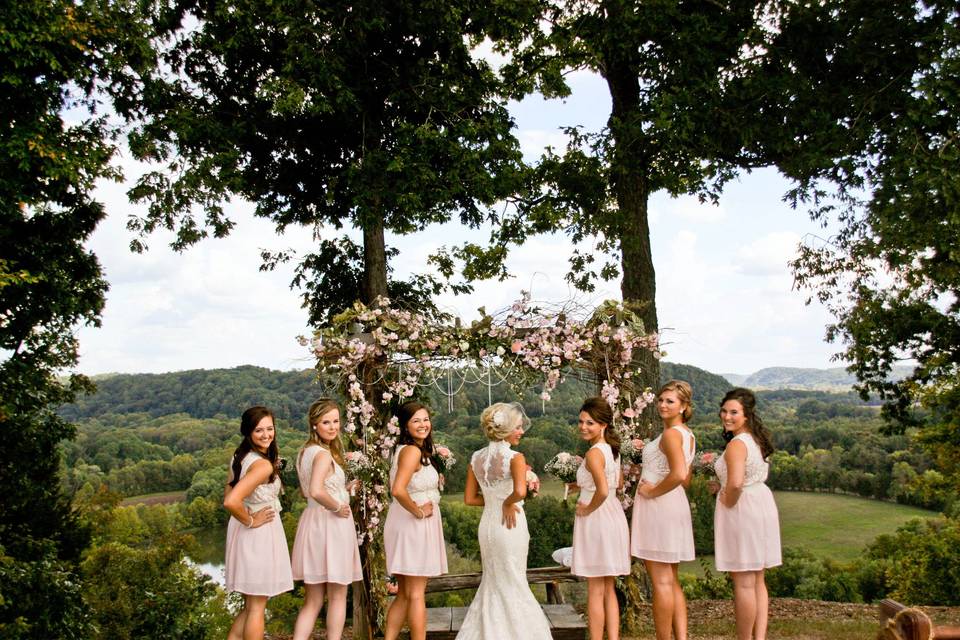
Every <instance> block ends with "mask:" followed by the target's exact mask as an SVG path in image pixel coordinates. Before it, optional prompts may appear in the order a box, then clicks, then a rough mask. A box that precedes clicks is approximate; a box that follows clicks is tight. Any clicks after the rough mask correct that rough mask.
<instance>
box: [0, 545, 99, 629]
mask: <svg viewBox="0 0 960 640" xmlns="http://www.w3.org/2000/svg"><path fill="white" fill-rule="evenodd" d="M89 636H90V619H89V616H88V615H87V611H86V607H84V605H83V599H82V598H81V595H80V581H79V580H78V576H77V575H76V574H75V573H74V572H73V570H72V568H71V565H69V564H67V563H65V562H61V561H59V560H57V559H56V557H55V556H54V554H53V553H52V552H48V553H44V554H43V555H42V556H41V557H40V558H39V559H37V560H32V561H26V562H24V561H21V560H17V559H16V558H12V557H10V556H8V555H6V553H5V552H4V549H3V547H0V638H4V639H10V640H20V639H21V638H22V639H23V640H27V639H28V638H30V639H32V638H57V639H59V640H85V639H86V638H88V637H89Z"/></svg>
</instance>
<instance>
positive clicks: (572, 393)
mask: <svg viewBox="0 0 960 640" xmlns="http://www.w3.org/2000/svg"><path fill="white" fill-rule="evenodd" d="M660 371H661V379H662V380H670V379H674V378H677V379H680V380H687V381H688V382H690V384H691V385H692V386H693V390H694V405H695V407H697V409H698V412H699V413H700V414H703V411H704V408H707V407H708V408H709V409H708V413H711V414H712V413H713V412H714V409H715V408H716V406H717V404H718V403H719V401H720V398H721V397H722V396H723V394H724V393H725V392H726V390H727V389H728V388H730V384H729V383H728V382H727V381H726V380H725V379H724V378H722V377H721V376H718V375H714V374H712V373H710V372H708V371H704V370H703V369H698V368H697V367H693V366H690V365H684V364H673V363H670V362H663V363H661V370H660ZM96 383H97V393H95V394H93V395H87V396H82V397H81V398H79V399H78V400H77V402H76V403H74V404H69V405H65V406H63V407H61V408H60V411H59V413H60V415H61V416H63V417H64V418H66V419H68V420H73V421H76V420H81V419H83V418H91V417H96V416H104V415H107V414H130V413H143V414H147V415H149V416H151V417H159V416H168V415H173V414H187V415H189V416H192V417H194V418H213V417H216V416H225V417H231V418H232V417H236V416H239V415H240V413H241V412H242V411H243V410H244V409H245V408H247V407H249V406H250V405H253V404H264V405H266V406H268V407H270V408H271V409H272V410H273V411H274V413H275V414H276V416H277V419H278V420H284V421H287V422H288V423H290V424H299V423H300V422H301V421H302V419H303V413H304V412H305V411H306V408H307V406H308V405H309V404H310V402H312V401H313V400H314V399H316V398H317V396H319V395H320V394H322V393H323V386H322V385H320V384H319V383H318V381H317V374H316V371H314V370H313V369H304V370H300V371H275V370H271V369H264V368H261V367H253V366H243V367H236V368H233V369H195V370H191V371H177V372H173V373H161V374H150V373H138V374H118V375H112V376H109V377H105V378H102V379H99V380H97V381H96ZM459 386H460V385H459V384H457V388H459ZM445 391H446V389H445V388H444V386H443V385H441V386H440V387H435V388H434V389H433V390H432V391H431V393H432V395H433V396H434V399H435V402H434V406H436V407H437V408H438V409H441V408H444V407H446V406H447V400H446V398H445V397H444V393H445ZM593 392H594V391H593V390H592V387H591V385H590V384H587V383H581V382H578V381H577V380H576V379H569V380H568V384H567V385H565V387H564V390H563V392H561V393H560V394H559V396H558V397H555V398H554V400H553V401H551V402H550V403H549V404H548V405H547V406H546V411H547V412H548V413H551V414H556V413H567V414H569V413H570V411H573V412H574V413H576V410H577V408H578V407H579V402H581V401H582V400H583V397H584V396H587V395H591V394H592V393H593ZM535 395H536V394H531V396H535ZM487 397H488V396H487V387H486V386H485V385H482V384H478V385H472V386H469V387H465V388H463V389H462V390H461V392H460V393H458V394H457V395H456V398H455V403H454V404H455V406H456V407H457V408H459V409H463V410H465V411H467V412H468V413H470V414H473V415H477V414H479V413H480V411H481V410H482V409H483V407H485V406H486V403H487ZM491 397H492V399H493V400H494V401H497V400H503V399H510V400H513V399H516V396H514V395H513V394H512V393H509V392H508V391H507V390H506V389H505V388H504V386H502V385H501V386H498V387H495V388H494V389H492V391H491ZM568 400H569V402H567V401H568ZM571 402H572V403H573V404H576V407H574V406H572V405H571ZM535 405H540V402H539V400H537V401H536V402H533V403H530V404H528V406H527V410H528V411H529V412H531V414H536V415H539V414H540V413H541V412H542V409H541V407H539V406H535Z"/></svg>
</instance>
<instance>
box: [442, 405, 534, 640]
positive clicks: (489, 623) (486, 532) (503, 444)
mask: <svg viewBox="0 0 960 640" xmlns="http://www.w3.org/2000/svg"><path fill="white" fill-rule="evenodd" d="M529 424H530V421H529V420H528V419H527V416H526V414H524V412H523V408H522V407H521V406H520V405H519V404H517V403H513V404H506V403H503V402H498V403H496V404H494V405H491V406H490V407H487V409H486V410H484V412H483V413H482V414H481V415H480V426H481V428H483V432H484V434H485V435H486V436H487V438H488V439H489V440H490V444H489V445H487V446H486V447H485V448H483V449H481V450H480V451H477V452H475V453H474V454H473V457H472V458H471V460H470V467H469V468H468V469H467V486H466V490H465V493H464V502H466V503H467V504H468V505H472V506H478V507H479V506H482V507H483V515H482V516H481V518H480V527H479V530H478V532H477V535H478V537H479V540H480V560H481V562H482V564H483V578H482V579H481V580H480V588H479V589H478V590H477V595H476V596H475V597H474V599H473V603H472V604H471V605H470V610H469V611H467V615H466V617H465V618H464V620H463V624H462V625H461V627H460V632H459V633H458V634H457V640H503V639H504V638H523V639H524V640H550V638H551V637H552V636H551V634H550V625H549V623H548V622H547V618H546V616H545V615H544V614H543V609H541V608H540V605H539V604H538V603H537V601H536V599H535V598H534V597H533V593H532V592H531V591H530V587H529V586H528V585H527V546H528V545H529V543H530V533H529V531H528V530H527V519H526V516H524V514H523V509H522V506H523V499H524V498H525V497H526V495H527V480H526V473H527V463H526V461H525V460H524V459H523V454H521V453H518V452H516V451H514V450H512V449H511V448H510V445H515V444H517V443H518V442H520V438H521V437H522V436H523V431H524V429H525V428H526V427H528V426H529ZM481 492H482V493H481Z"/></svg>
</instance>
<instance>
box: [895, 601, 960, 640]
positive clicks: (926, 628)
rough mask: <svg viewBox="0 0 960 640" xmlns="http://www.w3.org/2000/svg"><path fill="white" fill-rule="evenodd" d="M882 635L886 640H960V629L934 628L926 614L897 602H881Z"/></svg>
mask: <svg viewBox="0 0 960 640" xmlns="http://www.w3.org/2000/svg"><path fill="white" fill-rule="evenodd" d="M880 625H881V629H880V634H879V635H878V637H879V638H882V639H884V640H887V639H890V640H894V639H897V640H899V639H900V638H902V639H903V640H960V627H945V626H934V625H933V622H932V621H931V620H930V618H929V617H928V616H927V614H926V613H924V612H923V611H921V610H920V609H912V608H908V607H906V606H904V605H902V604H900V603H899V602H897V601H896V600H890V599H889V598H886V599H884V600H881V601H880Z"/></svg>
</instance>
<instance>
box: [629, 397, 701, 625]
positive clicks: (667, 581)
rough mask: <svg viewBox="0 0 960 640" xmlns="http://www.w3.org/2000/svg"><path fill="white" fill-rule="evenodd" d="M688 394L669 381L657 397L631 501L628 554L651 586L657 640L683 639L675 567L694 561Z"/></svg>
mask: <svg viewBox="0 0 960 640" xmlns="http://www.w3.org/2000/svg"><path fill="white" fill-rule="evenodd" d="M692 402H693V392H692V390H691V389H690V385H689V384H688V383H686V382H683V381H682V380H671V381H670V382H668V383H666V384H665V385H663V387H661V388H660V391H659V392H658V393H657V411H658V412H659V414H660V419H661V420H662V421H663V433H661V434H660V435H659V436H657V437H656V438H655V439H654V440H652V441H651V442H650V443H649V444H648V445H646V446H645V447H644V448H643V472H642V474H641V476H640V485H639V486H638V487H637V495H636V498H635V499H634V502H633V516H632V523H631V535H630V552H631V553H632V554H633V555H634V556H636V557H637V558H640V559H641V560H643V564H644V566H645V567H646V569H647V573H648V574H649V576H650V581H651V583H652V584H653V625H654V628H655V629H656V636H657V640H670V637H671V630H672V631H673V637H675V638H676V639H677V640H686V637H687V601H686V599H685V598H684V597H683V590H682V589H681V588H680V580H679V577H678V570H679V567H680V563H681V562H684V561H687V560H693V559H694V549H693V521H692V519H691V517H690V503H689V502H688V501H687V494H686V492H685V491H684V486H686V485H689V483H690V470H691V467H690V464H691V463H692V462H693V456H694V451H695V449H696V442H695V441H694V437H693V432H692V431H690V429H689V427H687V425H686V422H687V421H688V420H689V419H690V418H691V417H693V408H692V406H691V405H692Z"/></svg>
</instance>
